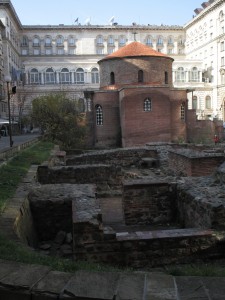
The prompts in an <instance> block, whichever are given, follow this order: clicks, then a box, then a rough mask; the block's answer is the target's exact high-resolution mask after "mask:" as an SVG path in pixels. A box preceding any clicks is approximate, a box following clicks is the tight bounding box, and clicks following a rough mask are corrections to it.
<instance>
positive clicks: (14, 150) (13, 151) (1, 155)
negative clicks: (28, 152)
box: [0, 137, 42, 161]
mask: <svg viewBox="0 0 225 300" xmlns="http://www.w3.org/2000/svg"><path fill="white" fill-rule="evenodd" d="M41 138H42V137H37V138H34V139H33V140H30V141H27V142H24V143H23V144H20V145H17V146H13V147H11V148H9V149H6V150H4V151H1V152H0V161H4V160H8V159H9V158H11V157H14V156H16V155H18V153H19V152H20V151H22V150H24V149H26V148H28V147H30V146H32V145H33V144H36V143H37V142H38V141H40V140H41Z"/></svg>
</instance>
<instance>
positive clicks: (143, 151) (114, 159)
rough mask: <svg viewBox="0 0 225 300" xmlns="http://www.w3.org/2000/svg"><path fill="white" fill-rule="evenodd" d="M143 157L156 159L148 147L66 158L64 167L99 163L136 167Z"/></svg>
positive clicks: (154, 153) (155, 153)
mask: <svg viewBox="0 0 225 300" xmlns="http://www.w3.org/2000/svg"><path fill="white" fill-rule="evenodd" d="M143 157H146V158H150V157H151V158H157V151H156V150H154V149H149V148H148V147H144V148H126V149H112V150H101V151H93V152H88V153H85V154H81V155H76V156H72V155H70V156H68V157H67V158H66V165H68V166H69V165H79V164H96V163H99V162H101V163H104V164H114V165H117V166H123V167H126V166H131V165H138V164H139V163H140V161H141V158H143Z"/></svg>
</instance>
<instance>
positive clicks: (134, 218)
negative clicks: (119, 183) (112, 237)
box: [123, 180, 177, 225]
mask: <svg viewBox="0 0 225 300" xmlns="http://www.w3.org/2000/svg"><path fill="white" fill-rule="evenodd" d="M123 207H124V216H125V223H126V224H127V225H137V224H141V225H143V224H151V225H154V224H161V225H162V224H168V223H172V222H175V221H176V214H177V209H176V187H175V186H174V185H170V184H168V183H167V182H152V181H146V180H141V181H140V180H131V181H126V182H125V183H124V185H123Z"/></svg>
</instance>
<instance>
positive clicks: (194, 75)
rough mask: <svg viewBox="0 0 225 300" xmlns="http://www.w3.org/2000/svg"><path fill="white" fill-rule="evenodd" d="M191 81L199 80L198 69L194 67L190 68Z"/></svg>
mask: <svg viewBox="0 0 225 300" xmlns="http://www.w3.org/2000/svg"><path fill="white" fill-rule="evenodd" d="M191 81H195V82H197V81H199V78H198V69H197V68H196V67H194V68H192V70H191Z"/></svg>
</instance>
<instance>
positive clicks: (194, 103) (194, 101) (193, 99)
mask: <svg viewBox="0 0 225 300" xmlns="http://www.w3.org/2000/svg"><path fill="white" fill-rule="evenodd" d="M197 108H198V98H197V96H193V98H192V109H197Z"/></svg>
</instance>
